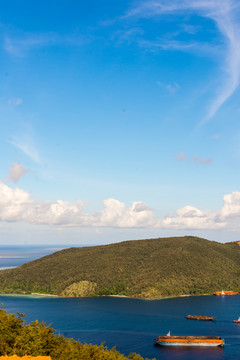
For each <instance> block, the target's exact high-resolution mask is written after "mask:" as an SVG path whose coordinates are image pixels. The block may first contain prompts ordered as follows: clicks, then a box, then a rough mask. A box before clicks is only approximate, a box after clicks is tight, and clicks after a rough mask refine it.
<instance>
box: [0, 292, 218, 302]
mask: <svg viewBox="0 0 240 360" xmlns="http://www.w3.org/2000/svg"><path fill="white" fill-rule="evenodd" d="M212 295H213V294H198V295H189V294H186V295H175V296H164V297H160V298H138V297H133V296H126V295H101V296H59V295H53V294H43V293H31V294H23V293H9V294H6V293H4V294H2V293H0V296H12V297H14V296H15V297H18V296H26V297H33V298H34V297H51V298H59V299H61V298H62V299H87V298H88V299H91V298H104V297H109V298H118V299H133V300H146V301H155V300H167V299H177V298H185V297H194V296H212Z"/></svg>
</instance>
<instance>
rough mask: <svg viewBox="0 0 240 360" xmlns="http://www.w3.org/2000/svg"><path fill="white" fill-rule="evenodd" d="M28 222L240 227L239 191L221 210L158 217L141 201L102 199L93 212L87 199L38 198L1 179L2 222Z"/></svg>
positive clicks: (189, 208) (186, 210)
mask: <svg viewBox="0 0 240 360" xmlns="http://www.w3.org/2000/svg"><path fill="white" fill-rule="evenodd" d="M1 221H2V222H19V221H25V222H28V223H31V224H42V225H49V226H56V228H58V229H60V228H62V227H93V228H96V229H98V228H101V227H117V228H149V229H150V228H151V229H152V228H155V229H208V230H217V229H225V230H229V231H231V230H233V231H234V230H237V231H239V230H240V192H238V191H235V192H233V193H231V194H226V195H224V196H223V207H222V208H221V209H220V210H219V211H211V210H201V209H198V208H196V207H194V206H190V205H186V206H184V207H183V208H181V209H178V210H176V213H175V215H166V216H165V218H163V219H161V218H156V217H155V216H154V212H153V210H152V209H150V208H149V207H148V206H147V205H146V204H144V203H143V202H141V201H138V202H133V203H132V204H131V205H130V206H126V205H125V204H124V203H123V202H120V201H119V200H116V199H107V200H104V201H103V209H102V210H101V211H99V212H97V213H94V214H87V213H85V212H84V202H83V201H76V202H69V201H63V200H58V201H55V202H52V201H43V202H40V201H37V200H34V199H32V197H31V195H30V193H29V192H27V191H25V190H21V189H19V188H15V189H12V188H10V187H8V186H7V185H5V184H4V183H3V182H0V222H1Z"/></svg>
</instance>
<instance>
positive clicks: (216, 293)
mask: <svg viewBox="0 0 240 360" xmlns="http://www.w3.org/2000/svg"><path fill="white" fill-rule="evenodd" d="M238 294H239V292H238V291H224V292H222V291H216V292H215V293H213V295H215V296H233V295H238Z"/></svg>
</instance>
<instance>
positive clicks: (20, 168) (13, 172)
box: [7, 163, 29, 183]
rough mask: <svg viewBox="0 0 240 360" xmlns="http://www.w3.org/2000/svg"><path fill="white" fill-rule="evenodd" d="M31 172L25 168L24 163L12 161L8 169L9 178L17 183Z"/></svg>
mask: <svg viewBox="0 0 240 360" xmlns="http://www.w3.org/2000/svg"><path fill="white" fill-rule="evenodd" d="M28 172H29V169H25V167H24V165H23V164H19V163H12V166H11V167H10V169H9V171H8V177H7V180H9V181H12V182H14V183H17V182H18V181H19V180H20V179H21V177H22V176H23V175H25V174H26V173H28Z"/></svg>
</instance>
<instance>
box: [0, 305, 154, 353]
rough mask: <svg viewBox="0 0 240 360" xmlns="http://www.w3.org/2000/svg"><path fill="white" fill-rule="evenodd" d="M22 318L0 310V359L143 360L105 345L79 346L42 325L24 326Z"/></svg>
mask: <svg viewBox="0 0 240 360" xmlns="http://www.w3.org/2000/svg"><path fill="white" fill-rule="evenodd" d="M23 316H24V315H23V314H18V316H14V315H13V314H7V312H6V311H5V310H4V309H1V310H0V334H1V341H0V356H6V355H17V356H24V355H26V354H27V355H29V356H50V357H51V359H52V360H129V359H131V360H144V359H143V357H142V356H140V355H138V354H135V353H131V354H130V355H129V357H126V356H124V355H122V354H120V353H119V352H118V351H117V350H116V349H114V348H113V349H111V350H108V349H107V347H106V346H104V345H101V346H97V345H92V344H81V343H80V342H78V341H75V340H72V339H67V338H65V337H64V336H62V335H56V334H54V329H52V328H50V327H49V326H47V325H46V324H45V323H39V322H38V321H34V322H32V323H30V324H26V323H25V321H24V320H23ZM146 360H147V359H146Z"/></svg>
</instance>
